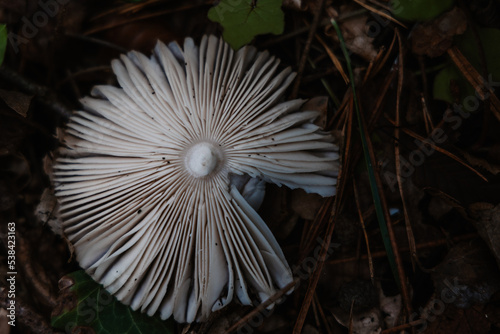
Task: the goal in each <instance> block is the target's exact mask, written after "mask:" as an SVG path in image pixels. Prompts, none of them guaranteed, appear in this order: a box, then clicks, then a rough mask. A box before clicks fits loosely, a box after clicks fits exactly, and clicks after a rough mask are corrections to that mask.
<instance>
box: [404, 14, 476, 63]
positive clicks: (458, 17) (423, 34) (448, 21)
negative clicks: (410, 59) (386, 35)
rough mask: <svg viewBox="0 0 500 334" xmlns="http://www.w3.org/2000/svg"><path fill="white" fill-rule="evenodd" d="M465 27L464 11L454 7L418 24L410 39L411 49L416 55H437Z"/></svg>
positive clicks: (461, 32) (443, 50) (443, 51)
mask: <svg viewBox="0 0 500 334" xmlns="http://www.w3.org/2000/svg"><path fill="white" fill-rule="evenodd" d="M466 28H467V20H466V17H465V14H464V12H462V10H460V9H459V8H458V7H455V8H454V9H452V10H451V11H449V12H446V13H444V14H443V15H441V16H439V17H437V18H435V19H434V20H431V21H428V22H425V23H421V24H418V25H417V26H416V27H415V29H414V31H413V34H412V35H413V38H412V40H411V48H412V51H413V52H414V53H416V54H418V55H428V56H429V57H438V56H440V55H442V54H443V53H445V52H446V50H448V48H449V47H450V46H451V44H452V42H453V37H454V36H455V35H460V34H463V33H464V32H465V29H466Z"/></svg>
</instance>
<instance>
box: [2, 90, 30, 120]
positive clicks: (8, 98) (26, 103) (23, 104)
mask: <svg viewBox="0 0 500 334" xmlns="http://www.w3.org/2000/svg"><path fill="white" fill-rule="evenodd" d="M33 96H34V95H27V94H24V93H21V92H16V91H10V90H4V89H0V99H2V100H3V101H4V102H5V103H6V104H7V105H8V106H9V107H10V108H11V109H12V110H14V111H15V112H17V113H18V114H19V115H21V116H23V117H26V114H27V113H28V109H29V107H30V105H31V100H32V99H33Z"/></svg>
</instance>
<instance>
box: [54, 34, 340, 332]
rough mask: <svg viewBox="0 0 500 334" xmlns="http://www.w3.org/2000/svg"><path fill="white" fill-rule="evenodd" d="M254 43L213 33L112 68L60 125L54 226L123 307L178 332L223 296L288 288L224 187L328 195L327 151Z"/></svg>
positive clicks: (241, 203) (250, 217) (255, 227)
mask: <svg viewBox="0 0 500 334" xmlns="http://www.w3.org/2000/svg"><path fill="white" fill-rule="evenodd" d="M278 65H279V60H277V59H276V58H274V57H272V56H270V55H269V54H268V52H257V51H256V50H255V48H253V47H244V48H242V49H240V50H239V51H237V52H235V51H233V50H232V49H231V48H230V47H229V46H228V44H226V43H225V42H223V41H222V40H221V39H219V38H216V37H213V36H212V37H207V36H205V37H204V38H203V39H202V40H201V44H200V46H199V47H198V46H196V45H195V44H194V42H193V40H192V39H190V38H188V39H186V40H185V42H184V47H183V48H181V47H180V46H179V45H178V44H176V43H172V44H169V45H168V46H167V45H165V44H163V43H161V42H159V43H158V44H157V46H156V48H155V49H154V52H153V55H152V56H151V58H148V57H146V56H145V55H143V54H141V53H138V52H130V53H128V54H127V55H123V56H121V58H120V59H119V60H114V61H113V62H112V67H113V71H114V73H115V74H116V77H117V79H118V82H119V84H120V86H121V88H117V87H112V86H97V87H95V88H94V89H93V91H92V95H93V96H94V97H92V98H91V97H87V98H84V99H83V100H82V103H83V105H84V110H83V111H77V112H75V113H74V115H73V117H72V118H71V120H70V121H69V123H68V125H67V129H66V131H65V134H64V138H63V145H62V147H61V148H60V149H59V152H58V158H57V161H56V164H55V166H54V183H55V188H56V195H57V196H58V198H59V201H60V207H61V215H62V219H63V228H64V232H65V234H66V236H67V237H68V238H69V240H70V241H71V242H72V243H73V244H74V247H75V250H76V256H77V260H78V261H79V263H80V265H81V266H82V267H83V268H84V269H85V270H86V271H87V273H89V274H90V275H91V276H92V277H93V278H94V279H95V280H96V281H97V282H99V283H101V284H102V285H103V286H104V287H105V288H106V289H107V290H108V291H109V292H110V293H112V294H113V295H115V296H116V297H117V298H118V299H119V300H120V301H122V302H123V303H125V304H128V305H130V306H131V307H132V308H133V309H140V310H141V311H143V312H147V313H148V314H149V315H153V314H155V313H157V312H159V314H160V315H161V317H162V318H164V319H165V318H168V317H170V316H172V315H173V316H174V318H175V319H176V320H177V321H179V322H192V321H203V320H206V319H207V317H208V316H209V315H210V313H211V312H213V311H215V310H218V309H220V308H222V307H224V306H226V305H227V304H228V303H229V302H230V301H231V300H232V299H233V298H235V299H237V300H239V301H240V302H241V303H243V304H246V305H248V304H251V303H253V302H259V301H264V300H265V299H267V298H268V297H269V296H271V295H272V294H273V293H275V292H276V291H277V290H278V289H280V288H282V287H284V286H285V285H286V284H288V283H290V282H291V281H292V273H291V271H290V268H289V266H288V264H287V261H286V259H285V257H284V256H283V252H282V251H281V249H280V247H279V245H278V243H277V242H276V240H275V239H274V237H273V235H272V234H271V232H270V230H269V229H268V227H267V226H266V224H265V223H264V222H263V221H262V219H261V218H260V217H259V215H258V214H257V213H256V211H255V210H254V209H253V208H252V207H251V206H250V205H249V204H248V203H247V202H246V201H245V199H244V198H243V197H242V196H241V194H240V193H239V192H238V190H237V189H236V188H235V187H234V186H232V185H231V184H230V181H229V180H230V178H229V175H230V173H234V174H248V175H250V176H252V177H259V178H262V179H264V180H265V181H268V182H273V183H276V184H278V185H286V186H288V187H290V188H303V189H305V190H306V191H308V192H314V193H318V194H321V195H323V196H332V195H334V193H335V184H336V175H337V167H338V161H337V160H338V154H337V147H336V146H335V145H334V144H333V143H332V137H331V136H330V135H329V134H326V133H324V132H321V131H320V129H319V128H318V127H317V126H316V125H314V124H312V121H313V120H314V119H315V118H316V117H317V116H318V113H317V112H316V111H300V112H299V108H300V107H301V105H302V104H303V101H302V100H293V101H288V102H283V103H280V101H281V99H282V96H283V94H284V91H285V89H286V88H287V86H288V85H289V84H290V82H291V81H292V80H293V78H294V73H292V72H291V70H290V69H289V68H287V69H285V70H283V71H281V72H279V71H278Z"/></svg>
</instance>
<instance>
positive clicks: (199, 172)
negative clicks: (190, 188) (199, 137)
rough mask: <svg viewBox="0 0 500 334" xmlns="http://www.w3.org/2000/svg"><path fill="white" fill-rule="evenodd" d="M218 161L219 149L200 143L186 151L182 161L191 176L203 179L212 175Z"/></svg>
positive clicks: (209, 144)
mask: <svg viewBox="0 0 500 334" xmlns="http://www.w3.org/2000/svg"><path fill="white" fill-rule="evenodd" d="M219 160H220V152H219V149H218V148H217V147H215V146H214V145H212V144H211V143H207V142H201V143H198V144H195V145H193V146H191V148H189V149H188V151H187V153H186V158H185V160H184V161H185V164H186V168H187V170H188V171H189V172H190V173H191V175H193V176H194V177H203V176H207V175H209V174H210V173H212V171H213V170H214V169H215V167H216V166H217V163H218V162H219Z"/></svg>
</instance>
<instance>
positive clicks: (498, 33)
mask: <svg viewBox="0 0 500 334" xmlns="http://www.w3.org/2000/svg"><path fill="white" fill-rule="evenodd" d="M478 35H479V39H480V40H481V44H482V46H483V50H484V58H485V60H486V66H487V68H488V75H491V78H484V79H485V81H487V82H489V80H490V79H491V80H493V81H494V82H498V81H500V62H499V61H498V59H500V44H499V43H498V41H500V30H498V29H489V28H478ZM456 44H457V46H458V48H459V49H460V51H461V52H462V53H463V55H464V56H465V57H466V58H467V60H468V61H469V62H470V63H471V64H472V65H473V66H474V67H475V68H476V70H477V71H478V72H479V73H480V74H482V73H483V70H482V67H481V61H480V54H479V50H478V44H477V38H476V36H475V35H474V33H473V32H472V31H471V30H470V29H467V31H466V32H465V33H464V34H463V35H461V36H458V37H457V38H456ZM452 87H455V88H454V89H452ZM452 90H453V91H454V92H456V94H455V95H456V96H454V94H453V93H452ZM433 93H434V98H435V99H438V100H443V101H446V102H448V103H454V102H457V99H458V100H459V101H464V99H465V98H466V97H467V96H474V94H475V90H474V87H472V85H471V84H469V82H468V81H467V79H466V78H465V77H464V76H463V75H462V73H461V72H460V70H459V69H458V68H457V67H456V66H455V65H454V64H452V63H450V64H449V65H448V66H446V67H445V68H444V69H442V70H441V71H440V72H439V73H438V74H437V75H436V77H435V78H434V88H433Z"/></svg>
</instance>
